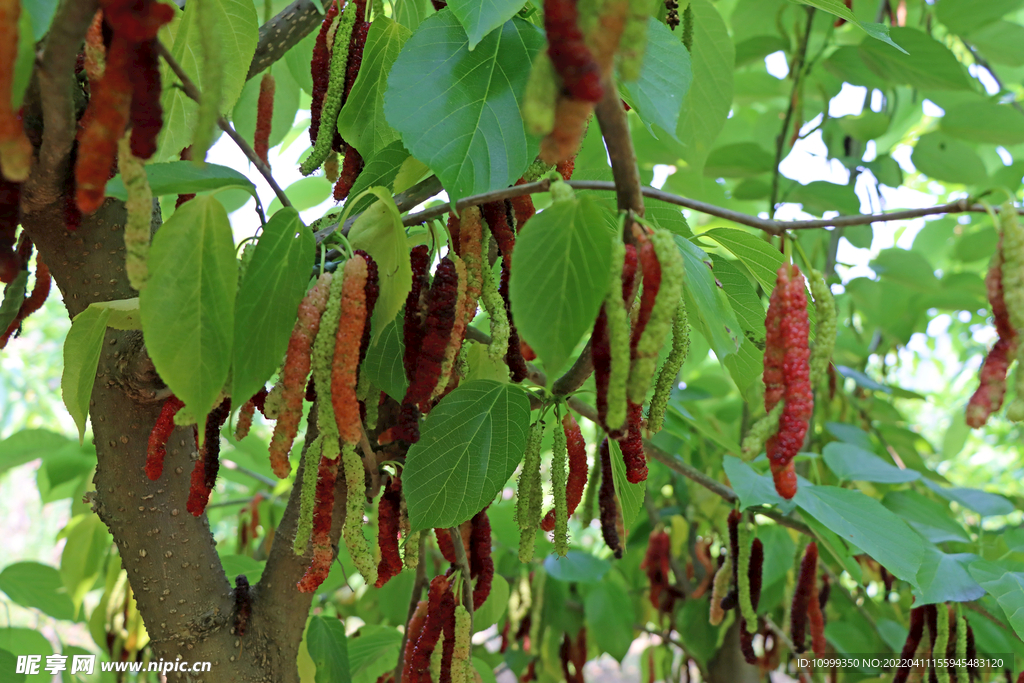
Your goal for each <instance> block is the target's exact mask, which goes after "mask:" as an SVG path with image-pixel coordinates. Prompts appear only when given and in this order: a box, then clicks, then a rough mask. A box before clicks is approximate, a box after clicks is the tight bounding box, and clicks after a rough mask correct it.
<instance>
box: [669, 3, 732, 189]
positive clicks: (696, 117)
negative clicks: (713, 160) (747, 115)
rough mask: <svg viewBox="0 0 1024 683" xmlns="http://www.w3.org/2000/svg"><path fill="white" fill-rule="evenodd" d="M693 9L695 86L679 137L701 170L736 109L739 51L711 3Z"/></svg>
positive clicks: (687, 101) (685, 152)
mask: <svg viewBox="0 0 1024 683" xmlns="http://www.w3.org/2000/svg"><path fill="white" fill-rule="evenodd" d="M690 7H691V8H692V9H693V50H692V52H691V55H690V57H691V60H692V63H693V85H692V86H691V87H690V90H689V92H688V93H686V98H685V99H684V101H683V113H682V115H681V116H680V117H679V125H678V126H676V137H677V138H678V139H679V141H680V142H681V143H682V144H683V158H684V159H686V161H687V162H688V163H689V164H690V166H692V167H693V168H694V169H695V170H700V169H701V168H702V167H703V166H704V160H705V159H707V156H708V153H709V152H710V151H711V148H712V146H713V145H714V143H715V138H717V137H718V134H719V133H720V132H721V131H722V127H723V126H724V125H725V120H726V118H727V117H728V115H729V110H730V109H731V108H732V94H733V66H734V64H735V61H736V48H735V47H734V46H733V42H732V38H731V37H729V29H728V28H727V27H726V25H725V21H723V20H722V15H720V14H719V13H718V10H717V9H715V6H714V5H713V4H712V3H711V2H710V1H709V0H693V2H691V3H690ZM678 33H681V32H678Z"/></svg>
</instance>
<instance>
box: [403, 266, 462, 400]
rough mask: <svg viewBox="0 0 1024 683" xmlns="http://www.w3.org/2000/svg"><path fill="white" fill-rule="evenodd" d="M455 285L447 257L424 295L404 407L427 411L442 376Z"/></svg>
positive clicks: (455, 300) (454, 272) (455, 276)
mask: <svg viewBox="0 0 1024 683" xmlns="http://www.w3.org/2000/svg"><path fill="white" fill-rule="evenodd" d="M458 286H459V283H458V272H457V269H456V266H455V262H454V261H452V259H450V258H448V257H447V256H446V257H445V258H443V259H441V262H440V263H439V264H438V266H437V270H436V272H435V273H434V281H433V282H432V283H431V285H430V290H429V291H428V292H427V296H426V309H427V314H426V319H425V320H424V323H423V328H422V329H423V336H422V341H421V342H420V349H419V353H418V354H417V356H416V360H415V363H416V368H415V370H416V374H415V375H414V376H413V378H412V381H411V382H410V383H409V388H408V389H407V390H406V393H405V398H404V399H403V400H402V403H403V404H411V405H415V406H417V407H418V408H419V409H420V411H421V412H423V413H427V412H429V411H430V398H431V396H432V395H433V392H434V388H435V387H437V384H438V379H439V378H440V377H441V369H442V365H443V364H444V359H445V350H446V349H447V348H448V345H449V343H450V341H451V336H452V327H453V326H454V324H455V315H456V310H455V309H456V304H457V303H458Z"/></svg>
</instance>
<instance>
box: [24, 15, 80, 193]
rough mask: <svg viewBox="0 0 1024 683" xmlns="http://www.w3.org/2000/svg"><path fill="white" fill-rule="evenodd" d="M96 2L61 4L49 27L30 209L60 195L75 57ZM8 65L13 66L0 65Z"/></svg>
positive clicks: (73, 129) (71, 131)
mask: <svg viewBox="0 0 1024 683" xmlns="http://www.w3.org/2000/svg"><path fill="white" fill-rule="evenodd" d="M96 7H97V2H96V0H74V1H71V0H69V1H67V2H62V3H61V4H60V7H59V8H58V9H57V16H56V17H54V20H53V23H52V24H51V25H50V32H49V35H48V36H47V39H46V48H45V49H44V51H43V57H42V60H41V61H40V63H39V65H38V67H37V68H36V77H37V79H38V82H39V103H40V105H41V107H42V114H43V142H42V145H41V146H40V148H39V159H38V161H37V163H36V165H35V168H33V169H32V174H31V176H30V178H29V180H28V183H27V185H26V188H25V193H26V195H27V196H28V198H29V199H28V201H29V202H30V204H31V206H33V207H36V208H38V207H42V206H46V205H49V204H53V203H54V202H55V201H56V200H57V198H58V197H60V196H61V193H62V188H63V185H64V184H65V177H66V176H67V165H68V155H69V152H70V151H71V145H72V144H73V143H74V141H75V135H76V133H77V130H78V128H77V123H76V121H75V101H74V92H75V88H76V87H77V85H76V84H75V61H76V60H77V59H78V50H79V48H80V47H81V46H82V40H83V39H84V38H85V32H86V30H88V28H89V24H90V23H92V18H93V15H94V14H95V13H96ZM4 68H13V67H10V66H8V67H4Z"/></svg>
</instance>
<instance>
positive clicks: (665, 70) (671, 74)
mask: <svg viewBox="0 0 1024 683" xmlns="http://www.w3.org/2000/svg"><path fill="white" fill-rule="evenodd" d="M647 23H648V25H647V46H646V48H645V49H644V60H643V65H642V66H641V67H640V78H638V79H637V80H636V81H632V82H625V83H623V84H622V90H623V92H622V95H623V98H624V99H627V100H628V101H629V103H630V104H631V105H632V107H633V109H635V110H636V113H637V115H638V116H639V117H640V120H642V121H643V122H644V123H646V124H647V125H652V124H655V123H656V124H658V126H659V127H660V128H661V129H662V130H663V131H666V132H667V133H668V134H669V135H671V136H672V137H675V136H676V126H677V125H678V124H679V114H680V110H681V109H682V106H683V99H684V98H685V97H686V93H687V92H689V90H690V82H691V81H692V80H693V68H692V66H691V64H690V53H689V52H687V51H686V48H685V47H683V44H682V43H681V42H679V37H678V36H677V35H676V34H675V33H673V32H672V31H670V30H669V28H668V27H667V26H665V24H663V23H661V22H660V21H658V20H657V19H655V18H654V17H651V18H649V19H648V22H647Z"/></svg>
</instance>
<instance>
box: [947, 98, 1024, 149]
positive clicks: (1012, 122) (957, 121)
mask: <svg viewBox="0 0 1024 683" xmlns="http://www.w3.org/2000/svg"><path fill="white" fill-rule="evenodd" d="M939 130H941V131H942V132H943V133H945V134H946V135H951V136H953V137H955V138H960V139H961V140H967V141H969V142H985V143H989V144H992V145H1007V146H1009V145H1019V144H1021V143H1022V142H1024V114H1021V113H1020V112H1019V111H1017V110H1016V109H1014V108H1013V107H1011V106H1010V105H1009V104H996V103H995V102H991V101H989V100H978V101H977V102H969V103H965V104H960V105H957V106H955V107H950V108H948V109H947V110H946V113H945V115H944V116H943V117H942V118H941V119H939Z"/></svg>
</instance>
